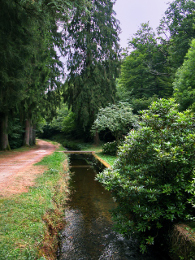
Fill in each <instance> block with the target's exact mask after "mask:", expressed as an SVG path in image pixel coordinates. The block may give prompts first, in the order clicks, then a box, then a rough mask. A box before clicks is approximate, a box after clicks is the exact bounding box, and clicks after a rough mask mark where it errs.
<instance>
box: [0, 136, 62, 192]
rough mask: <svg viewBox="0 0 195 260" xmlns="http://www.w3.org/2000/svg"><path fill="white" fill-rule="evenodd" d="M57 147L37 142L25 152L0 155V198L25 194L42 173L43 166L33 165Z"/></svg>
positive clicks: (40, 141)
mask: <svg viewBox="0 0 195 260" xmlns="http://www.w3.org/2000/svg"><path fill="white" fill-rule="evenodd" d="M56 148H57V146H55V145H53V144H51V143H49V142H46V141H43V140H37V145H36V146H35V147H33V148H29V150H28V151H25V152H15V151H11V152H10V151H9V152H1V153H0V196H3V197H4V196H10V195H13V194H16V193H22V192H27V191H28V187H29V186H32V185H33V184H34V179H35V178H36V176H37V175H38V174H40V173H42V172H44V170H45V167H44V166H35V165H34V164H35V163H37V162H39V161H41V159H42V158H43V157H44V156H46V155H49V154H51V153H53V152H54V151H55V149H56Z"/></svg>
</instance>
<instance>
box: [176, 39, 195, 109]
mask: <svg viewBox="0 0 195 260" xmlns="http://www.w3.org/2000/svg"><path fill="white" fill-rule="evenodd" d="M194 71H195V39H194V40H192V43H191V47H190V49H189V51H188V53H187V54H186V57H185V61H184V63H183V65H182V66H181V67H180V68H179V69H178V71H177V73H176V78H175V81H174V83H173V86H174V97H175V98H176V100H177V101H178V103H179V104H180V110H185V109H187V108H192V109H193V111H195V75H194Z"/></svg>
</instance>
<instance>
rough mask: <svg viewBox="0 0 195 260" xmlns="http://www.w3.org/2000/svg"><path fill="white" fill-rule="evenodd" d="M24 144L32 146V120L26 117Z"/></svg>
mask: <svg viewBox="0 0 195 260" xmlns="http://www.w3.org/2000/svg"><path fill="white" fill-rule="evenodd" d="M24 145H26V146H30V120H29V119H26V122H25V134H24Z"/></svg>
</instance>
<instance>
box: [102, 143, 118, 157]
mask: <svg viewBox="0 0 195 260" xmlns="http://www.w3.org/2000/svg"><path fill="white" fill-rule="evenodd" d="M117 149H118V143H117V142H116V141H114V142H107V143H105V144H103V145H102V153H103V154H108V155H116V154H117Z"/></svg>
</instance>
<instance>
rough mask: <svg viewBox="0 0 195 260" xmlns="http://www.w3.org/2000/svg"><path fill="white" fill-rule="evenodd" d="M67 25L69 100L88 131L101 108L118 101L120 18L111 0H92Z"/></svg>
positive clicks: (76, 11)
mask: <svg viewBox="0 0 195 260" xmlns="http://www.w3.org/2000/svg"><path fill="white" fill-rule="evenodd" d="M87 2H88V3H90V5H88V7H87V8H86V9H85V10H80V9H78V8H75V10H74V13H73V16H72V18H71V20H70V23H69V24H68V26H67V27H66V33H67V34H66V36H67V37H66V39H65V40H66V48H67V58H68V70H69V71H70V73H69V76H68V80H67V84H65V94H64V96H65V101H66V102H67V104H68V105H69V108H71V109H72V111H73V112H74V113H75V115H76V120H77V125H78V127H79V128H80V129H82V130H83V132H84V133H85V134H88V133H89V131H90V128H91V125H92V124H93V121H94V119H95V116H96V114H97V112H98V109H99V108H100V107H105V106H106V105H107V104H108V103H109V102H113V101H114V97H115V92H116V86H115V79H116V77H117V76H118V68H119V45H118V40H119V39H118V31H119V25H118V21H117V20H116V19H115V17H114V11H113V4H114V2H113V1H111V0H101V1H100V0H98V1H97V0H88V1H87Z"/></svg>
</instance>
